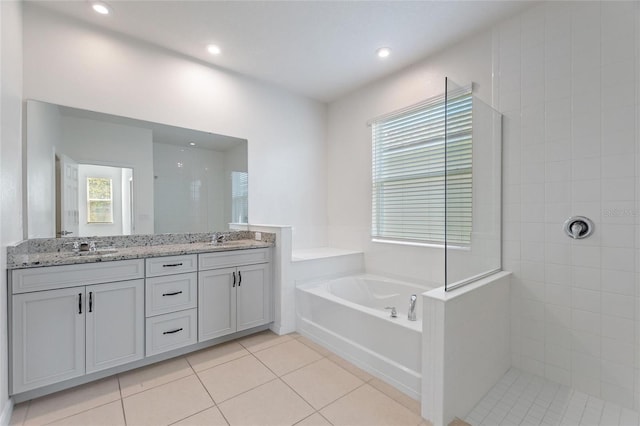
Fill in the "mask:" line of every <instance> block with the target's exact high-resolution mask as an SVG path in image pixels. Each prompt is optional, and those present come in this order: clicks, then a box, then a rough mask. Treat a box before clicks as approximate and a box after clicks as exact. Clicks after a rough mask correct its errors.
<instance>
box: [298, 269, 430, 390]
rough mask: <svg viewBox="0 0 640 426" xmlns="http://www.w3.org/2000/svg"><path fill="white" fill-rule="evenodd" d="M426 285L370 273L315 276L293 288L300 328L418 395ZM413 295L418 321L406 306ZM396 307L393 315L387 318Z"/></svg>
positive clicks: (398, 385) (299, 329) (357, 363)
mask: <svg viewBox="0 0 640 426" xmlns="http://www.w3.org/2000/svg"><path fill="white" fill-rule="evenodd" d="M427 290H429V288H426V287H420V286H415V285H411V284H407V283H404V282H401V281H395V280H390V279H386V278H381V277H377V276H373V275H354V276H349V277H341V278H337V279H332V280H327V281H316V282H311V283H305V284H302V285H299V286H298V287H297V288H296V311H297V321H298V323H297V328H298V331H299V332H300V333H301V334H302V335H304V336H307V337H309V338H311V339H312V340H315V341H317V342H318V343H321V344H322V345H324V346H326V347H328V348H330V349H331V350H332V351H334V352H335V353H337V354H339V355H341V356H342V357H344V358H346V359H348V360H349V361H351V362H353V363H355V364H356V365H358V366H360V367H361V368H363V369H365V370H367V371H369V372H370V373H372V374H374V375H376V376H378V377H380V378H382V379H384V380H385V381H387V382H389V383H392V384H393V385H394V386H396V387H397V388H398V389H400V390H402V391H403V392H405V393H406V394H408V395H409V396H412V397H413V398H419V397H420V392H421V388H420V382H421V365H422V364H421V363H422V359H421V353H422V338H421V337H422V306H421V304H422V297H421V296H420V295H421V293H423V292H425V291H427ZM412 294H416V295H417V296H418V299H417V307H416V313H417V320H416V321H409V320H408V319H407V311H408V307H409V298H410V296H411V295H412ZM385 307H395V308H396V311H397V313H398V316H397V318H391V314H390V310H386V309H385Z"/></svg>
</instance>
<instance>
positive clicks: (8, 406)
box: [0, 398, 13, 426]
mask: <svg viewBox="0 0 640 426" xmlns="http://www.w3.org/2000/svg"><path fill="white" fill-rule="evenodd" d="M12 414H13V398H9V399H7V402H6V403H5V404H4V408H3V409H2V413H1V414H0V425H2V426H9V423H11V415H12Z"/></svg>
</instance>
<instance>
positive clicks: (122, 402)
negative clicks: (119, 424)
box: [116, 374, 127, 426]
mask: <svg viewBox="0 0 640 426" xmlns="http://www.w3.org/2000/svg"><path fill="white" fill-rule="evenodd" d="M116 380H117V381H118V392H119V393H120V408H121V409H122V419H123V420H124V425H125V426H127V412H126V411H124V398H123V397H122V385H121V384H120V374H117V375H116Z"/></svg>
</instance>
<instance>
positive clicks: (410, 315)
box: [407, 294, 418, 321]
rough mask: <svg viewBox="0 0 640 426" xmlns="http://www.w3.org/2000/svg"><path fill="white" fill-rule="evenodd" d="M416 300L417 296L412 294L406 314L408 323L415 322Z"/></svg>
mask: <svg viewBox="0 0 640 426" xmlns="http://www.w3.org/2000/svg"><path fill="white" fill-rule="evenodd" d="M416 300H418V296H416V295H415V294H412V295H411V297H410V298H409V312H408V313H407V318H408V319H409V321H415V320H416Z"/></svg>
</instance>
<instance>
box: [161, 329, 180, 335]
mask: <svg viewBox="0 0 640 426" xmlns="http://www.w3.org/2000/svg"><path fill="white" fill-rule="evenodd" d="M180 331H182V328H176V329H175V330H169V331H164V332H162V334H174V333H178V332H180Z"/></svg>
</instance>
